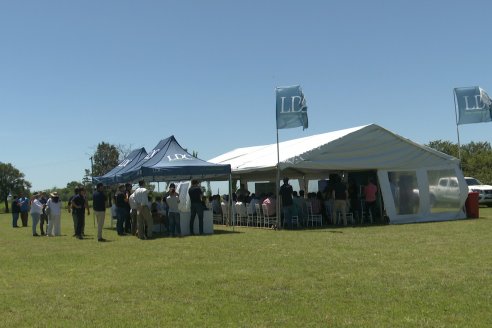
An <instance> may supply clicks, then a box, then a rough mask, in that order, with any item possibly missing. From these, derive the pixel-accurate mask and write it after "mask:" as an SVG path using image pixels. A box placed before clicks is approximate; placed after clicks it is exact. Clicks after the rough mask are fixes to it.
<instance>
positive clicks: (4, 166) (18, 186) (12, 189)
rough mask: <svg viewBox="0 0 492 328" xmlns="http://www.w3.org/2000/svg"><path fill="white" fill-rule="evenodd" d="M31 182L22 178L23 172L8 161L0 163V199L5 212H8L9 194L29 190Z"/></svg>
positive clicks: (17, 193)
mask: <svg viewBox="0 0 492 328" xmlns="http://www.w3.org/2000/svg"><path fill="white" fill-rule="evenodd" d="M30 188H31V183H30V182H29V181H26V180H24V173H22V172H20V171H19V170H18V169H16V168H15V167H14V166H13V165H12V164H10V163H0V199H1V200H3V201H4V203H5V212H6V213H9V202H8V200H7V197H8V196H9V194H12V195H19V194H20V193H21V192H26V191H29V189H30Z"/></svg>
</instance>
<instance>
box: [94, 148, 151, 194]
mask: <svg viewBox="0 0 492 328" xmlns="http://www.w3.org/2000/svg"><path fill="white" fill-rule="evenodd" d="M145 156H147V151H146V150H145V148H139V149H135V150H133V151H131V152H130V154H128V155H127V156H126V157H125V158H124V159H123V160H122V161H121V162H120V163H119V164H118V166H116V167H114V168H113V169H112V170H111V171H109V172H107V173H106V174H104V175H102V176H99V177H93V178H92V183H93V184H97V183H99V182H101V183H103V184H105V185H112V184H116V183H118V178H117V177H118V175H120V174H123V173H124V172H126V171H129V170H131V169H133V167H135V166H136V165H137V164H138V163H140V162H141V160H142V159H144V158H145Z"/></svg>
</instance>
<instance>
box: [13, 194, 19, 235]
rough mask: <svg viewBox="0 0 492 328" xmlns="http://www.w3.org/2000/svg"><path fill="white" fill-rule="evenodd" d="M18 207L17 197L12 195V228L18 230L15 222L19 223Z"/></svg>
mask: <svg viewBox="0 0 492 328" xmlns="http://www.w3.org/2000/svg"><path fill="white" fill-rule="evenodd" d="M19 213H20V205H19V199H18V198H17V195H14V198H13V199H12V227H13V228H18V227H19V226H18V225H17V221H19Z"/></svg>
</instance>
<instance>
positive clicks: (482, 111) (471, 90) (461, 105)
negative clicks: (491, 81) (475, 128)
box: [454, 87, 492, 124]
mask: <svg viewBox="0 0 492 328" xmlns="http://www.w3.org/2000/svg"><path fill="white" fill-rule="evenodd" d="M454 93H455V95H456V102H457V104H458V114H459V116H458V124H470V123H480V122H490V121H492V101H491V100H490V98H489V96H488V95H487V93H486V92H485V91H484V90H483V89H482V88H480V87H468V88H455V89H454Z"/></svg>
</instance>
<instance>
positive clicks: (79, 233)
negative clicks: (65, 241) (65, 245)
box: [72, 187, 91, 239]
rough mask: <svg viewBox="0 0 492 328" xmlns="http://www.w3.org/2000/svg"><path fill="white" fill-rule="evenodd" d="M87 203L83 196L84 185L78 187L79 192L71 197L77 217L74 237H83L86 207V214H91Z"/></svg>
mask: <svg viewBox="0 0 492 328" xmlns="http://www.w3.org/2000/svg"><path fill="white" fill-rule="evenodd" d="M87 205H88V203H87V199H86V197H85V189H84V187H79V193H78V194H77V195H75V197H74V198H73V199H72V210H73V212H74V214H75V216H76V217H77V227H76V230H75V237H77V238H78V239H84V237H83V235H84V225H85V209H87V215H89V214H91V212H90V209H89V207H88V206H87Z"/></svg>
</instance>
